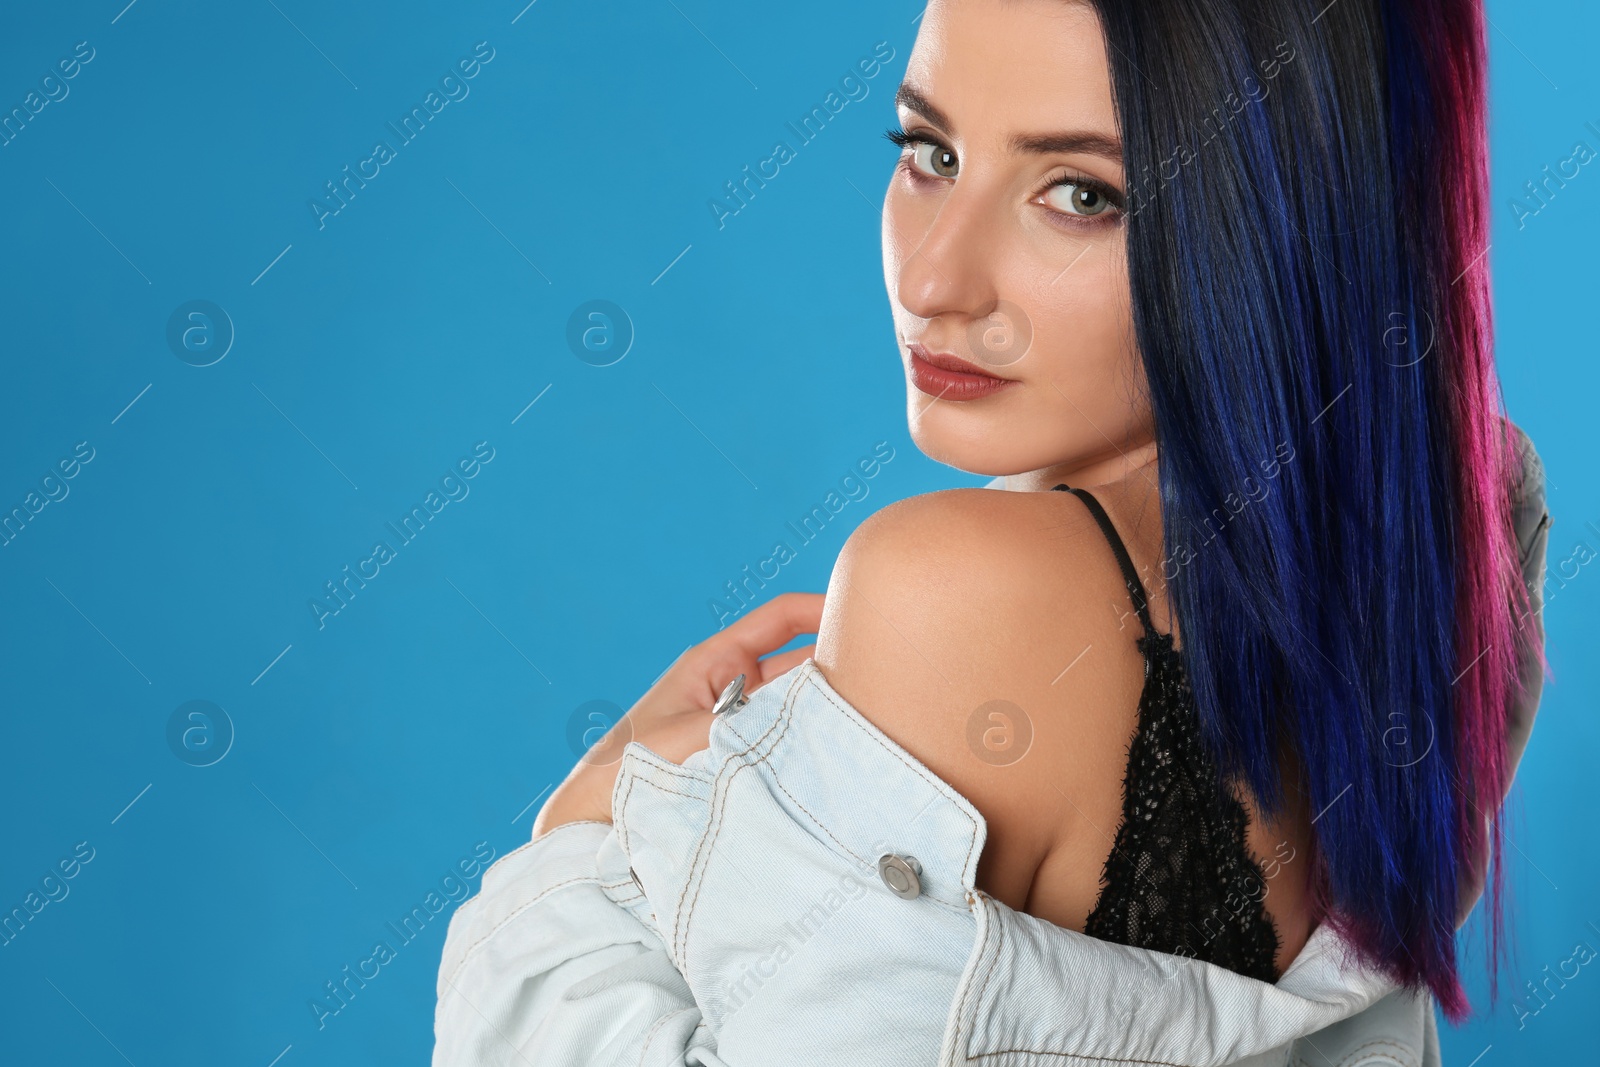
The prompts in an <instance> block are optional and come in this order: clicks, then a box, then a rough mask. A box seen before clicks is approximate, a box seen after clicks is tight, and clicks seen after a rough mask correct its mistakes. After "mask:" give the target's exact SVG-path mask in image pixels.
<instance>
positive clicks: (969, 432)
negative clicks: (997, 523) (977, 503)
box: [906, 389, 1032, 478]
mask: <svg viewBox="0 0 1600 1067" xmlns="http://www.w3.org/2000/svg"><path fill="white" fill-rule="evenodd" d="M930 399H931V398H930V397H928V396H927V395H926V394H925V393H922V392H919V391H917V390H916V389H912V390H911V394H910V398H909V403H908V406H907V412H906V416H907V422H908V424H909V427H910V430H911V442H912V444H914V445H916V446H917V450H918V451H920V452H921V453H922V454H923V455H925V456H927V457H928V458H929V459H931V460H933V461H934V462H935V463H942V464H944V465H945V466H947V467H954V468H955V469H956V470H959V471H965V472H966V473H968V474H981V475H984V476H986V477H990V478H994V477H997V476H999V475H1002V474H1017V473H1020V472H1021V471H1023V470H1031V469H1032V468H1031V467H1028V466H1026V465H1022V466H1019V465H1018V464H1019V462H1020V461H1019V459H1018V457H1016V456H1015V455H1013V454H1012V453H1011V452H1010V451H1009V450H1007V449H1004V448H1002V447H998V446H999V444H1000V442H1003V441H1005V440H1006V429H1005V421H1004V420H1003V419H1002V418H1001V417H1000V416H999V415H998V414H989V413H979V412H978V411H977V409H976V408H973V407H967V406H963V405H958V404H955V403H952V402H950V401H943V400H941V401H939V402H937V403H932V404H930V403H928V401H929V400H930ZM964 403H970V402H964ZM940 409H947V410H940Z"/></svg>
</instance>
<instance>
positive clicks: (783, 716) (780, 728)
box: [672, 679, 803, 974]
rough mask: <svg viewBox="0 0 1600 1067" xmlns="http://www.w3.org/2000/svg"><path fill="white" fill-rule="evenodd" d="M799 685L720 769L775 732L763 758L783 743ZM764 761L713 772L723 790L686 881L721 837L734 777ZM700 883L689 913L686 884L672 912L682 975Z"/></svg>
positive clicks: (716, 792) (713, 802) (715, 801)
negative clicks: (769, 721) (770, 720)
mask: <svg viewBox="0 0 1600 1067" xmlns="http://www.w3.org/2000/svg"><path fill="white" fill-rule="evenodd" d="M801 684H803V682H802V680H801V679H796V682H795V684H794V685H791V686H790V687H789V691H788V692H787V693H785V694H784V696H783V704H782V705H781V706H780V707H779V709H778V716H777V718H776V719H775V720H774V721H773V723H772V725H771V726H769V727H768V728H767V731H766V733H764V734H762V735H761V737H759V738H757V739H756V741H755V742H754V743H753V744H751V745H750V746H749V747H747V748H745V749H743V750H742V751H740V752H735V753H730V754H729V756H728V758H727V759H726V760H724V761H723V762H722V766H723V767H726V766H727V765H728V763H729V762H731V761H732V760H733V758H734V757H735V756H748V755H749V754H750V753H751V752H753V751H754V750H755V749H756V748H757V747H758V746H759V745H760V744H761V743H762V742H763V741H765V740H766V739H767V738H768V737H772V735H773V733H774V731H776V732H777V734H778V736H777V737H774V738H773V741H772V745H770V746H769V747H768V748H767V754H768V755H770V754H771V752H772V750H773V749H774V748H776V747H777V743H778V742H779V741H781V740H782V739H783V735H784V734H786V733H787V732H788V730H789V723H790V722H791V721H792V719H793V716H792V715H791V714H790V712H791V709H792V708H793V705H794V701H795V698H796V696H797V695H798V693H799V690H800V686H801ZM766 759H767V756H762V757H761V758H760V759H758V760H756V761H755V762H744V763H741V764H740V765H739V766H737V767H735V768H734V769H733V770H732V771H731V772H730V773H729V774H728V776H727V778H726V779H724V778H723V776H722V772H721V770H720V769H719V770H718V772H717V780H718V782H720V783H722V784H723V785H724V787H723V788H722V789H720V790H719V789H716V788H715V786H714V787H713V792H712V796H711V817H710V825H709V826H708V827H707V832H706V834H705V835H704V836H702V837H701V838H700V844H699V845H698V846H696V848H695V853H694V858H693V859H692V860H691V861H690V864H689V877H690V878H694V872H695V871H696V870H697V869H698V866H699V862H700V856H701V854H702V853H703V852H705V850H706V847H707V846H708V845H711V844H713V843H714V842H715V841H716V839H717V838H718V837H719V836H721V834H722V812H723V808H724V807H725V806H726V801H727V796H728V790H729V788H731V787H732V784H733V779H734V778H735V777H737V776H738V774H739V773H740V772H741V771H745V770H748V769H749V768H751V767H754V766H756V764H758V763H763V762H765V761H766ZM707 862H710V860H709V856H708V858H707ZM703 883H704V879H703V878H701V879H697V880H696V881H695V886H694V896H693V897H692V898H691V899H690V900H689V910H688V911H687V912H684V910H683V904H684V896H685V895H686V894H687V893H688V892H689V886H688V883H685V884H684V887H683V890H682V891H681V892H680V893H679V894H678V903H677V905H676V907H675V908H674V911H675V912H676V913H677V914H678V915H681V916H682V919H681V921H679V922H678V924H677V929H675V930H674V931H673V934H672V939H673V946H674V948H675V949H678V950H680V951H681V953H682V959H683V971H684V973H685V974H687V973H688V971H689V966H688V955H689V922H690V920H691V919H693V917H694V909H695V907H696V905H698V904H699V901H700V887H701V885H702V884H703Z"/></svg>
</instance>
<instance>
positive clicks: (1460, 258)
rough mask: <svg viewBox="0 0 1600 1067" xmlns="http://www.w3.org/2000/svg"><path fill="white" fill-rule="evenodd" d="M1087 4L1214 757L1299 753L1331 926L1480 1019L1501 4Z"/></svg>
mask: <svg viewBox="0 0 1600 1067" xmlns="http://www.w3.org/2000/svg"><path fill="white" fill-rule="evenodd" d="M1094 7H1095V8H1096V9H1097V10H1098V13H1099V17H1100V22H1101V26H1102V29H1103V32H1104V34H1105V37H1106V40H1107V43H1108V48H1107V55H1108V57H1109V61H1110V65H1111V69H1112V83H1113V89H1114V94H1115V97H1116V103H1117V112H1118V116H1119V122H1120V125H1121V127H1122V131H1121V134H1122V140H1123V153H1124V172H1125V176H1126V182H1127V187H1128V189H1127V196H1128V210H1127V226H1128V230H1127V242H1128V257H1129V275H1130V284H1131V291H1132V301H1133V320H1134V322H1133V324H1134V330H1135V334H1136V337H1137V341H1138V344H1139V348H1140V352H1141V358H1142V361H1143V369H1144V375H1145V378H1146V381H1147V384H1148V389H1149V398H1150V403H1151V407H1152V412H1153V417H1154V422H1155V427H1156V439H1157V442H1158V446H1159V449H1160V456H1161V464H1160V479H1161V498H1162V516H1163V518H1162V521H1163V526H1164V535H1165V539H1166V544H1167V546H1168V550H1169V559H1175V564H1176V569H1175V571H1174V572H1172V573H1169V574H1168V575H1167V577H1168V589H1169V596H1170V599H1171V602H1172V604H1173V607H1174V610H1175V612H1176V614H1177V616H1178V620H1179V626H1180V632H1181V634H1182V639H1183V646H1182V649H1181V652H1182V655H1183V657H1184V662H1185V667H1186V669H1187V671H1188V674H1189V678H1190V681H1191V684H1192V686H1193V689H1194V693H1195V697H1196V705H1197V710H1198V712H1199V715H1200V718H1201V722H1202V728H1203V732H1204V735H1205V737H1206V740H1207V744H1208V747H1210V749H1211V751H1212V753H1213V755H1214V757H1215V758H1216V760H1217V762H1218V765H1219V767H1221V769H1222V770H1223V772H1224V774H1225V775H1227V776H1229V777H1230V778H1236V779H1240V780H1242V781H1243V782H1244V783H1245V784H1247V785H1248V786H1249V788H1250V789H1251V791H1252V792H1253V793H1254V794H1255V796H1256V797H1257V798H1258V800H1259V802H1260V803H1261V805H1262V807H1263V809H1264V811H1265V812H1266V813H1267V814H1269V815H1271V814H1273V813H1276V812H1278V811H1280V810H1282V806H1283V804H1284V801H1285V791H1284V784H1285V783H1284V781H1283V780H1282V774H1283V773H1284V769H1285V767H1286V766H1294V767H1295V768H1296V770H1295V773H1296V774H1297V775H1298V777H1299V781H1298V782H1297V783H1296V784H1297V785H1298V787H1299V788H1300V789H1302V790H1304V791H1305V792H1306V793H1307V794H1308V796H1309V800H1310V804H1311V807H1312V811H1313V812H1314V813H1315V814H1314V823H1313V827H1312V830H1313V834H1314V841H1315V848H1314V856H1313V860H1312V862H1313V864H1314V867H1313V893H1314V899H1315V901H1316V906H1317V907H1318V909H1319V911H1320V914H1319V915H1318V918H1319V919H1321V920H1322V921H1325V922H1329V923H1331V924H1333V925H1334V926H1335V927H1336V928H1337V929H1338V930H1340V932H1341V933H1342V934H1344V935H1345V939H1346V941H1347V943H1348V944H1350V945H1351V947H1352V948H1353V950H1354V951H1355V952H1356V953H1357V954H1358V955H1359V956H1361V957H1363V958H1364V959H1366V960H1367V961H1369V962H1371V963H1373V964H1375V965H1377V966H1378V967H1380V968H1382V969H1383V970H1384V971H1385V972H1387V973H1389V974H1390V975H1392V976H1393V977H1394V978H1395V979H1396V980H1397V981H1398V982H1400V983H1402V984H1403V985H1405V986H1409V987H1413V988H1416V987H1426V988H1428V989H1429V990H1430V991H1431V992H1432V993H1433V995H1434V996H1435V998H1436V999H1437V1000H1438V1001H1439V1003H1440V1005H1441V1007H1442V1008H1443V1010H1444V1012H1445V1014H1446V1015H1447V1017H1448V1018H1450V1019H1451V1020H1452V1021H1460V1020H1461V1019H1462V1018H1464V1017H1465V1016H1466V1014H1467V1011H1468V1007H1469V1005H1468V1003H1467V998H1466V996H1465V993H1464V991H1463V990H1462V987H1461V984H1460V980H1459V977H1458V974H1457V969H1456V956H1455V941H1454V937H1455V929H1456V925H1457V922H1456V920H1457V906H1458V892H1459V883H1460V882H1461V881H1462V880H1463V879H1464V878H1465V877H1466V870H1465V868H1466V866H1467V864H1468V863H1469V862H1471V857H1472V856H1473V855H1474V854H1476V853H1478V852H1480V851H1481V850H1482V849H1484V848H1486V847H1487V844H1486V840H1485V832H1486V826H1485V819H1486V817H1487V818H1489V819H1490V822H1491V823H1492V826H1493V830H1494V833H1496V834H1498V833H1499V830H1500V820H1499V814H1500V806H1501V801H1502V799H1503V796H1504V791H1505V786H1506V784H1507V783H1506V781H1505V768H1504V751H1505V740H1504V738H1505V715H1506V707H1507V703H1508V701H1509V699H1510V695H1511V686H1513V685H1515V684H1516V682H1515V664H1516V651H1517V650H1516V646H1515V642H1516V635H1515V633H1514V630H1513V620H1514V619H1516V618H1518V617H1520V614H1521V613H1522V612H1525V605H1526V600H1525V591H1524V589H1523V586H1522V584H1521V581H1520V577H1519V573H1518V571H1517V568H1516V562H1515V561H1516V556H1515V553H1514V540H1513V534H1512V531H1511V526H1510V514H1511V512H1510V500H1509V491H1510V488H1509V487H1510V477H1509V470H1510V467H1509V464H1510V463H1511V462H1512V457H1511V452H1510V448H1511V445H1510V438H1509V435H1508V434H1507V432H1506V427H1505V424H1504V422H1503V420H1502V418H1501V416H1500V413H1499V409H1500V401H1499V394H1498V388H1497V385H1496V383H1495V378H1494V370H1493V361H1492V353H1491V349H1490V341H1491V333H1490V326H1489V314H1488V276H1487V266H1486V264H1485V262H1484V259H1485V257H1484V256H1483V255H1482V252H1483V250H1484V249H1485V247H1486V245H1487V214H1486V212H1487V207H1486V205H1487V190H1488V181H1487V174H1486V173H1485V170H1486V167H1485V163H1484V152H1483V127H1484V111H1485V102H1484V99H1483V60H1484V57H1483V41H1482V21H1481V11H1480V10H1479V8H1478V5H1477V4H1476V3H1471V2H1455V0H1414V2H1401V0H1340V2H1338V3H1334V4H1328V3H1327V2H1326V0H1315V2H1312V0H1208V2H1200V3H1196V2H1195V0H1139V2H1137V3H1114V2H1110V0H1094ZM1269 464H1270V466H1269ZM1269 470H1270V472H1271V474H1270V476H1269V475H1268V474H1267V472H1268V471H1269ZM1268 482H1270V484H1267V483H1268ZM1263 485H1266V488H1267V490H1268V491H1267V492H1265V493H1261V494H1260V495H1258V494H1257V492H1256V490H1257V489H1260V488H1262V486H1263ZM1252 486H1254V487H1255V488H1252ZM1285 752H1289V753H1292V754H1293V756H1294V757H1295V759H1294V760H1293V761H1292V763H1290V764H1285V763H1284V762H1283V761H1282V760H1280V756H1281V755H1282V754H1283V753H1285ZM1494 857H1495V879H1494V881H1493V885H1492V894H1491V900H1492V915H1493V917H1494V923H1493V927H1492V928H1493V930H1494V932H1495V946H1496V949H1498V945H1499V931H1500V921H1499V917H1500V884H1499V881H1500V879H1499V876H1500V869H1499V850H1498V849H1495V850H1494ZM1494 960H1495V956H1494V954H1493V953H1492V954H1491V972H1492V969H1493V966H1494ZM1491 977H1492V974H1491Z"/></svg>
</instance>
